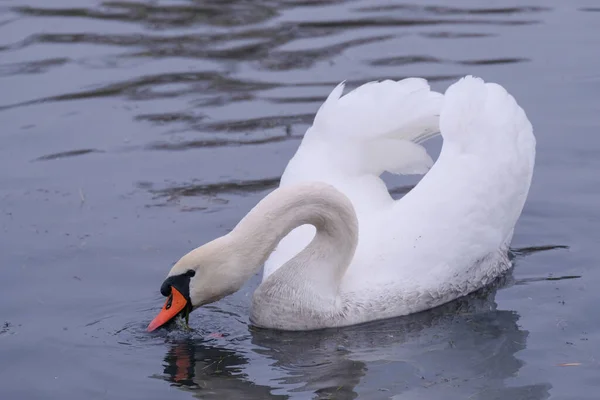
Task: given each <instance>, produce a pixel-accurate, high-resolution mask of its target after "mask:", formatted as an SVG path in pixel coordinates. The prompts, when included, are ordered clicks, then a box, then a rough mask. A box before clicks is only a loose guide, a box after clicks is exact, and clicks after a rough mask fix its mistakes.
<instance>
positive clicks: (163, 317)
mask: <svg viewBox="0 0 600 400" xmlns="http://www.w3.org/2000/svg"><path fill="white" fill-rule="evenodd" d="M186 305H187V300H186V299H185V297H184V296H183V295H182V294H181V292H179V290H177V289H175V288H174V287H173V286H171V294H170V295H169V297H168V298H167V301H166V302H165V305H164V306H163V308H162V310H160V312H159V313H158V315H157V316H156V317H155V318H154V319H153V320H152V322H150V325H148V332H152V331H153V330H155V329H156V328H158V327H161V326H163V325H164V324H166V323H167V322H169V321H170V320H172V319H173V318H175V317H176V316H177V314H179V313H180V312H181V310H183V309H184V308H185V306H186Z"/></svg>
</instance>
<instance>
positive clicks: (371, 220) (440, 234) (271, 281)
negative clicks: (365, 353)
mask: <svg viewBox="0 0 600 400" xmlns="http://www.w3.org/2000/svg"><path fill="white" fill-rule="evenodd" d="M342 89H343V86H338V87H337V88H336V89H334V91H333V92H332V93H331V94H330V96H329V97H328V99H327V100H326V101H325V103H324V104H323V106H322V107H321V109H320V110H319V112H318V113H317V115H316V117H315V122H314V124H313V126H312V127H311V128H310V129H309V131H308V132H307V133H306V136H305V138H304V140H303V141H302V144H301V146H300V148H299V150H298V152H297V153H296V155H295V156H294V158H293V159H292V160H291V161H290V163H289V165H288V167H287V169H286V171H285V173H284V175H283V177H282V181H281V187H280V188H279V189H276V190H275V191H273V192H272V193H271V194H269V195H268V196H267V197H266V198H264V199H263V200H262V201H261V202H260V203H259V204H258V205H257V206H256V207H255V208H254V209H253V210H251V211H250V212H249V213H248V215H246V217H245V218H243V219H242V221H241V222H240V223H239V224H238V225H237V226H236V227H235V229H234V230H233V231H232V232H230V233H229V234H227V235H225V236H223V237H221V238H218V239H216V240H214V241H212V242H210V243H207V244H205V245H204V246H201V247H199V248H197V249H195V250H193V251H192V252H190V253H189V254H187V255H185V256H184V257H182V258H181V260H179V261H178V262H177V263H176V265H175V266H173V268H172V269H171V271H170V273H169V277H168V278H167V280H166V281H165V282H164V284H163V287H162V288H161V291H162V293H163V294H164V295H165V296H170V297H169V299H168V301H167V303H166V305H165V308H164V309H163V311H162V312H161V313H160V314H159V316H158V317H157V319H155V321H153V322H152V323H151V325H150V326H149V329H150V330H153V329H155V328H156V327H158V326H160V325H162V324H163V323H165V322H167V321H168V320H170V319H172V318H173V317H174V316H176V315H177V314H179V313H180V312H184V313H186V314H187V313H189V311H190V309H191V308H195V307H199V306H201V305H203V304H207V303H211V302H213V301H216V300H218V299H220V298H222V297H224V296H226V295H228V294H231V293H233V292H235V291H237V290H238V289H240V288H241V286H242V285H243V284H244V283H245V282H246V281H247V280H248V279H249V278H250V277H251V276H253V275H254V274H255V273H256V272H257V270H258V269H259V268H260V267H261V266H262V265H263V263H265V261H266V260H267V258H268V257H269V256H270V255H271V253H273V251H274V250H275V247H276V246H277V244H278V243H279V242H280V241H282V239H284V238H285V237H286V236H287V235H288V234H289V233H290V232H291V231H292V235H291V236H290V237H289V238H287V239H288V240H287V241H286V240H285V239H284V240H283V241H282V242H281V244H280V247H279V249H277V250H276V251H275V252H274V253H273V256H272V258H271V259H270V260H269V261H268V262H267V264H266V265H265V274H264V278H263V282H262V284H261V285H260V286H259V287H258V288H257V290H256V292H255V293H254V298H253V310H252V317H251V319H252V322H253V323H254V324H255V325H258V326H262V327H268V328H277V329H285V330H308V329H318V328H325V327H338V326H347V325H353V324H359V323H363V322H367V321H372V320H378V319H383V318H389V317H395V316H399V315H406V314H410V313H415V312H418V311H422V310H425V309H429V308H432V307H436V306H438V305H440V304H443V303H446V302H448V301H450V300H453V299H455V298H458V297H460V296H463V295H465V294H468V293H471V292H473V291H474V290H477V289H479V288H481V287H482V286H484V285H486V284H488V283H490V282H491V281H492V280H493V279H494V278H496V277H497V276H499V275H500V274H501V273H503V272H504V271H506V270H507V269H508V268H509V267H510V262H509V260H508V258H507V250H508V244H509V242H510V240H511V239H512V233H513V228H514V225H515V223H516V221H517V219H518V217H519V215H520V214H521V210H522V208H523V205H524V203H525V199H526V197H527V193H528V191H529V185H530V182H531V177H532V173H533V165H534V157H535V138H534V136H533V133H532V128H531V124H530V123H529V121H528V120H527V117H526V116H525V113H524V112H523V110H522V109H521V108H520V107H519V106H518V105H517V103H516V102H515V100H514V99H513V98H512V96H510V95H509V94H508V93H507V92H506V91H505V90H504V89H503V88H502V87H500V86H498V85H495V84H489V83H488V84H485V83H484V82H483V81H482V80H480V79H477V78H473V77H467V78H464V79H462V80H460V81H459V82H457V83H455V84H454V85H452V86H451V87H450V88H449V89H448V90H447V91H446V95H445V97H444V99H443V106H441V103H442V98H441V97H442V96H441V95H439V94H437V93H433V92H431V91H430V90H429V86H428V85H427V83H426V82H425V81H423V80H419V79H407V80H403V81H400V82H392V81H385V82H381V83H371V84H366V85H363V86H361V87H360V88H358V89H356V90H355V91H353V92H351V93H350V94H348V95H346V96H344V97H341V98H340V96H341V93H342ZM440 110H441V111H440ZM440 112H441V115H440V117H439V125H440V129H441V133H442V136H443V137H444V145H443V148H442V151H441V153H440V156H439V159H438V161H437V162H436V163H435V165H434V166H433V167H432V168H431V170H430V171H429V172H428V173H427V175H426V176H425V177H424V178H423V179H422V180H421V182H419V184H418V185H417V186H416V187H415V188H414V189H413V190H412V191H410V192H409V193H408V194H407V195H405V196H404V197H403V198H402V199H401V200H398V201H394V200H393V199H392V198H391V197H390V195H389V193H388V191H387V188H386V187H385V185H384V183H383V181H382V180H381V179H380V178H379V175H380V174H381V173H382V172H383V171H386V170H387V171H391V172H396V173H407V172H408V173H415V172H416V173H422V172H425V171H426V170H427V169H428V168H429V167H430V166H431V163H432V161H431V158H430V157H429V156H428V155H427V153H426V152H425V149H424V148H423V147H421V146H420V145H418V144H416V142H417V141H419V140H423V139H425V138H427V137H430V136H431V135H432V133H433V132H435V131H436V130H437V127H438V118H437V115H438V113H440ZM323 182H326V183H323ZM357 217H358V220H357ZM359 222H360V224H359ZM306 224H308V225H313V227H314V228H312V229H315V228H316V234H315V233H314V230H313V231H311V230H310V229H311V228H310V227H306V226H303V225H306ZM359 226H360V231H359ZM298 227H300V229H297V230H295V229H296V228H298ZM359 235H360V241H359ZM290 238H291V239H290ZM357 246H358V247H357Z"/></svg>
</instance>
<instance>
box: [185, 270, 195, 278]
mask: <svg viewBox="0 0 600 400" xmlns="http://www.w3.org/2000/svg"><path fill="white" fill-rule="evenodd" d="M194 275H196V271H194V270H193V269H188V270H187V272H186V273H185V276H189V277H190V278H191V277H192V276H194Z"/></svg>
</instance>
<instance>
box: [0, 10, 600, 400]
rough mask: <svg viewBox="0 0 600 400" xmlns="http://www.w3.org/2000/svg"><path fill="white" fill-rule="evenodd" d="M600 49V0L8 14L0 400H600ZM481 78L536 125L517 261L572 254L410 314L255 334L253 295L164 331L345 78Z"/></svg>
mask: <svg viewBox="0 0 600 400" xmlns="http://www.w3.org/2000/svg"><path fill="white" fill-rule="evenodd" d="M599 49H600V5H599V4H598V3H597V1H596V0H588V1H583V0H571V1H559V0H524V1H516V0H509V1H503V2H497V1H494V2H489V1H483V0H480V1H475V0H461V1H458V0H453V1H447V2H444V1H441V0H437V2H433V1H431V0H427V1H423V2H416V1H415V2H412V3H407V2H399V1H383V0H362V1H351V2H345V1H319V2H317V1H309V0H289V1H284V0H280V1H276V0H272V1H263V2H258V1H256V2H250V1H218V0H214V1H200V0H197V1H191V0H187V1H185V0H179V1H175V0H173V1H167V0H155V1H153V0H138V1H129V0H121V1H107V2H104V3H102V2H99V1H96V0H53V1H49V0H2V1H0V282H1V287H2V289H1V290H0V324H2V325H0V398H1V399H7V400H8V399H50V398H53V399H59V398H60V399H73V400H75V399H129V400H130V399H189V398H192V397H197V398H215V399H217V398H218V399H238V398H239V399H266V398H281V399H284V398H291V399H310V398H322V399H326V398H333V399H347V398H355V397H360V398H364V399H389V398H393V399H486V400H490V399H514V400H519V399H532V400H537V399H546V398H552V399H557V400H558V399H596V398H598V390H599V389H600V379H599V378H598V377H599V373H600V364H599V360H598V358H599V357H600V320H599V319H598V315H599V314H598V304H599V302H600V291H599V290H598V287H599V284H600V271H599V270H598V267H600V265H599V259H600V257H599V245H600V242H599V237H600V236H599V230H600V228H599V222H600V178H599V177H598V176H599V175H598V170H599V169H600V138H599V134H600V132H598V128H599V125H600V123H599V122H600V117H599V114H598V112H599V111H600V100H599V98H600V97H599V96H598V93H600V72H599V71H600V53H599ZM465 74H475V75H479V76H482V77H484V78H485V79H486V80H491V81H496V82H499V83H501V84H502V85H504V86H505V87H506V88H507V89H508V90H509V91H511V92H512V93H513V94H514V95H515V97H516V98H517V99H518V101H519V102H520V104H521V105H522V106H523V107H524V108H525V110H526V111H527V113H528V115H529V117H530V119H531V121H532V123H533V125H534V127H535V132H536V135H537V139H538V157H537V164H536V170H535V175H534V182H533V185H532V188H531V192H530V196H529V199H528V202H527V205H526V207H525V210H524V212H523V215H522V217H521V219H520V222H519V224H518V226H517V229H516V234H515V237H514V241H513V247H514V248H515V249H519V248H527V247H539V246H552V245H562V246H569V248H568V249H554V250H548V251H537V252H533V251H532V252H528V251H522V252H520V253H519V252H518V254H517V259H516V267H515V269H514V271H513V272H511V273H510V274H509V275H508V276H506V277H505V278H504V279H502V280H501V281H500V282H499V283H498V284H497V285H495V286H494V287H493V288H489V289H488V290H485V291H483V292H481V293H477V294H475V295H472V296H469V297H467V298H464V299H460V300H459V301H456V302H453V303H451V304H448V305H447V306H444V307H442V308H440V309H437V310H433V311H430V312H426V313H422V314H419V315H416V316H410V317H407V318H399V319H395V320H389V321H382V322H378V323H373V324H368V325H365V326H360V327H353V328H346V329H340V330H330V331H324V332H317V333H302V334H293V333H286V334H281V333H274V332H269V331H255V330H253V329H252V328H250V327H249V326H248V318H247V316H248V306H249V298H250V294H251V293H252V290H253V289H254V287H255V286H256V283H257V278H255V279H254V280H253V281H252V282H250V283H249V285H248V286H247V287H245V288H244V289H243V290H242V291H241V292H239V293H236V294H235V295H233V296H231V297H228V298H226V299H224V300H222V301H220V302H218V303H216V304H214V305H212V306H210V307H205V308H204V309H202V310H200V311H198V312H196V313H194V314H193V317H192V321H191V324H192V326H193V327H194V328H195V330H196V331H195V333H192V334H189V333H185V332H181V331H179V332H178V331H174V332H171V333H165V332H164V331H161V332H159V333H156V334H148V333H146V332H145V327H146V325H147V324H148V322H149V321H150V319H151V318H152V317H153V316H154V315H155V313H156V312H157V311H158V310H159V309H160V307H161V305H162V303H163V301H164V299H163V298H162V296H161V295H160V293H159V287H160V284H161V282H162V280H163V278H164V276H165V274H166V272H167V271H168V269H169V268H170V266H171V265H172V263H173V262H174V261H176V260H177V259H178V258H179V257H180V256H181V255H182V254H184V253H185V252H187V251H188V250H189V249H190V248H192V247H195V246H197V245H200V244H201V243H203V242H205V241H208V240H210V239H212V238H214V237H215V236H218V235H222V234H223V233H225V232H227V230H228V229H231V228H232V227H233V226H234V225H235V223H236V222H237V221H238V220H239V219H240V218H241V217H242V216H243V215H244V214H245V213H246V212H247V211H248V210H249V209H250V208H251V207H252V206H253V205H254V204H256V203H257V202H258V201H259V200H260V199H261V198H262V197H263V196H264V195H265V194H266V193H268V191H269V190H271V189H272V188H273V187H275V185H276V184H277V179H278V177H279V176H280V174H281V172H282V170H283V168H284V166H285V164H286V162H287V160H288V159H289V158H290V156H291V155H292V154H293V152H294V151H295V149H296V147H297V146H298V144H299V143H300V138H301V137H302V135H303V133H304V131H305V129H306V128H307V127H308V125H309V124H310V122H311V120H312V116H313V115H314V113H315V111H316V110H317V108H318V106H319V105H320V103H321V102H322V100H323V99H324V98H325V96H326V95H327V94H328V93H329V91H330V90H331V89H332V88H333V87H334V86H335V85H336V84H337V83H338V82H339V81H341V80H347V81H348V82H349V86H350V87H355V86H356V85H357V84H360V83H363V82H366V81H369V80H373V79H380V78H402V77H406V76H423V77H426V78H428V79H429V80H430V81H431V82H432V85H433V87H434V88H435V89H437V90H445V88H446V87H447V86H448V85H449V84H451V83H452V82H453V81H454V80H456V79H457V78H458V77H460V76H462V75H465ZM439 145H440V140H439V139H436V140H434V141H432V142H431V144H429V145H428V147H429V148H430V149H431V151H432V153H434V154H436V153H437V151H438V150H439ZM389 182H390V187H393V188H400V189H399V190H397V192H399V193H401V192H402V191H403V189H402V188H404V187H405V185H406V184H410V183H414V179H407V178H402V179H400V178H391V179H389ZM527 254H528V255H527ZM565 276H581V278H574V279H558V280H547V279H545V278H549V277H554V278H558V277H565ZM565 363H570V364H571V365H570V366H564V364H565Z"/></svg>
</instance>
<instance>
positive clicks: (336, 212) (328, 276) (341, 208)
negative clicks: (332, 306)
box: [228, 183, 358, 294]
mask: <svg viewBox="0 0 600 400" xmlns="http://www.w3.org/2000/svg"><path fill="white" fill-rule="evenodd" d="M305 224H310V225H313V226H315V228H316V229H317V233H316V235H315V237H314V239H313V240H312V242H311V243H310V244H309V245H308V246H307V247H306V248H305V249H304V250H302V251H301V252H300V253H299V254H297V255H296V256H295V257H294V258H293V259H291V260H290V261H288V262H287V263H286V264H285V265H283V266H282V267H281V268H279V270H277V271H276V273H274V274H273V275H272V276H270V277H269V280H271V278H273V279H275V280H277V281H278V282H277V284H285V286H288V287H294V288H295V289H294V291H295V292H296V293H298V294H299V292H302V291H303V290H304V289H306V288H312V291H315V290H319V291H321V292H320V293H323V292H322V291H327V292H329V293H330V294H337V291H338V288H339V284H340V282H341V278H342V277H343V275H344V273H345V272H346V269H347V268H348V265H349V264H350V262H351V260H352V258H353V257H354V251H355V250H356V245H357V243H358V221H357V219H356V214H355V212H354V208H353V207H352V203H351V202H350V200H348V198H346V196H344V195H343V194H342V193H340V192H339V191H337V190H336V189H335V188H333V186H330V185H327V184H324V183H305V184H299V185H294V186H290V187H283V188H279V189H276V190H275V191H273V192H272V193H270V194H269V195H268V196H267V197H265V198H264V199H263V200H262V201H261V202H260V203H258V205H256V207H254V208H253V209H252V210H251V211H250V212H249V213H248V214H247V215H246V216H245V217H244V218H243V219H242V220H241V221H240V222H239V223H238V225H237V226H236V227H235V228H234V230H233V231H231V232H230V234H229V235H228V236H230V240H231V242H230V243H232V245H233V243H235V253H236V258H237V263H238V266H239V268H240V272H241V274H242V275H245V278H242V277H240V278H242V279H244V281H245V280H247V279H248V278H250V277H251V276H252V275H253V274H254V273H256V272H257V271H258V270H259V269H260V268H261V267H262V265H263V264H264V262H265V261H266V259H267V258H268V257H269V255H270V254H271V253H272V252H273V250H274V249H275V247H276V246H277V244H278V243H279V241H280V240H281V239H282V238H284V237H285V236H286V235H287V234H288V233H289V232H290V231H291V230H293V229H294V228H296V227H298V226H301V225H305Z"/></svg>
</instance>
